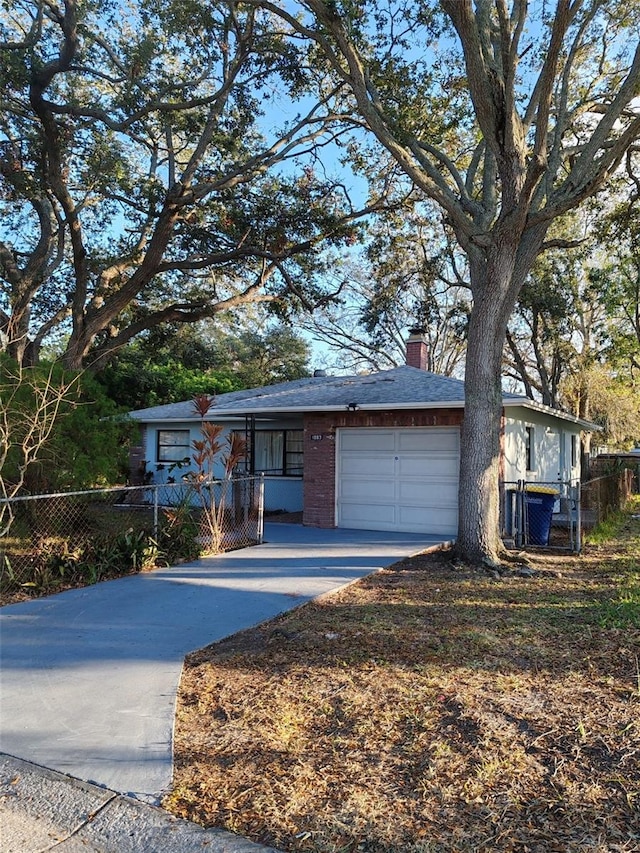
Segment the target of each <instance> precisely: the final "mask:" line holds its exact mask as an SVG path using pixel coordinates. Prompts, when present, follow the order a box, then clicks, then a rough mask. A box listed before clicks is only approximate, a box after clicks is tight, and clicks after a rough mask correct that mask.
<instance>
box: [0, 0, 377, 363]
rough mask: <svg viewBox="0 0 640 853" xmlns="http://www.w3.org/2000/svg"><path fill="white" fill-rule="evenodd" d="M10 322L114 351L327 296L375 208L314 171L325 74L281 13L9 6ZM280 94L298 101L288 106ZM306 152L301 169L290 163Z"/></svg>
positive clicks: (77, 359) (3, 152)
mask: <svg viewBox="0 0 640 853" xmlns="http://www.w3.org/2000/svg"><path fill="white" fill-rule="evenodd" d="M0 58H1V60H2V62H1V64H0V67H1V69H2V71H1V72H0V92H1V95H0V96H1V103H2V109H1V110H0V213H1V215H2V228H1V229H0V277H1V278H2V281H3V288H2V293H1V294H0V332H1V334H2V341H3V344H4V348H6V349H7V350H8V351H9V352H10V353H11V354H12V355H13V356H14V357H16V358H17V359H18V360H19V361H24V362H35V361H37V359H38V357H39V353H40V349H41V346H42V343H43V341H45V340H46V339H47V337H50V336H51V335H52V334H54V333H56V331H58V333H59V335H60V337H61V338H63V339H64V340H65V351H64V357H63V360H64V363H65V364H66V365H67V366H71V367H74V368H79V367H81V366H82V365H83V364H85V365H86V364H93V365H94V366H98V365H100V364H103V363H104V362H105V360H106V359H107V358H108V357H109V356H110V354H111V353H113V352H114V351H116V350H117V348H118V347H120V346H122V345H123V344H125V343H126V342H127V341H129V340H131V339H132V338H133V337H135V335H137V334H139V333H140V332H142V331H144V330H146V329H151V328H155V327H157V326H159V325H161V324H163V323H169V322H170V323H179V322H192V321H197V320H199V319H202V318H206V317H212V316H215V314H216V313H218V312H220V311H224V310H229V309H230V308H232V307H234V306H239V305H243V304H248V303H253V302H262V303H264V304H266V305H269V306H271V308H272V309H273V310H274V311H275V312H276V313H280V314H286V313H287V312H288V311H290V310H292V309H295V308H299V307H300V306H306V307H307V308H311V307H312V306H314V305H316V304H318V303H320V302H322V301H323V300H324V299H326V298H327V296H328V295H329V294H328V293H327V289H326V287H325V286H324V283H323V281H322V277H321V274H322V272H323V270H324V269H325V267H326V263H327V260H326V259H325V258H323V256H322V253H321V252H320V250H319V248H318V246H319V244H320V243H321V242H322V243H323V245H324V246H327V245H328V246H334V247H335V246H339V245H342V244H344V243H345V242H346V243H350V242H352V241H354V240H355V239H357V230H356V229H355V227H354V222H355V221H356V220H357V219H358V218H359V216H360V215H361V213H362V211H360V210H357V209H356V207H355V205H354V204H352V203H351V199H350V197H349V194H348V192H347V190H346V187H344V186H343V185H341V184H340V183H339V182H337V181H336V180H334V179H333V178H331V177H330V176H327V175H326V174H325V173H322V172H321V171H319V170H316V169H315V168H314V162H315V161H314V156H315V154H316V153H317V151H318V150H320V149H321V148H322V146H323V145H326V144H328V142H329V140H330V139H331V131H330V130H329V126H328V122H327V115H326V107H325V104H324V101H325V96H324V95H323V94H322V93H318V92H316V93H315V94H316V97H315V98H312V99H311V101H308V102H307V109H306V111H305V110H304V109H303V110H302V111H298V112H296V110H297V107H296V106H295V103H296V98H298V99H299V96H300V93H301V92H302V90H304V91H305V93H309V92H313V91H314V85H315V84H314V72H313V68H312V67H311V66H310V65H309V63H308V62H307V60H306V58H305V56H304V55H303V54H302V53H301V52H300V51H299V50H298V49H297V48H296V46H295V45H294V44H292V43H290V42H287V41H286V40H285V39H284V38H283V37H282V35H281V34H279V32H278V28H277V27H276V26H274V21H273V18H272V16H271V14H270V13H269V12H268V11H264V10H260V9H257V8H252V7H250V6H246V5H244V4H237V3H235V2H233V0H228V2H217V3H201V2H198V0H190V1H189V2H184V0H179V2H178V0H176V2H157V0H136V2H133V3H130V4H127V5H126V6H122V4H119V3H115V2H105V3H99V4H91V3H83V2H79V0H64V2H60V3H58V2H44V0H17V2H15V3H12V4H10V5H9V6H8V5H7V4H4V5H3V7H2V9H1V10H0ZM285 98H286V99H287V100H286V103H285ZM296 157H298V158H300V159H299V160H297V161H296V162H295V163H294V160H295V158H296Z"/></svg>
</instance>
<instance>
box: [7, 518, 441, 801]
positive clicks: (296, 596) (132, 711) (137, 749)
mask: <svg viewBox="0 0 640 853" xmlns="http://www.w3.org/2000/svg"><path fill="white" fill-rule="evenodd" d="M265 540H266V541H265V544H264V545H260V546H257V547H254V548H246V549H244V550H242V551H233V552H230V553H228V554H224V555H220V556H217V557H207V558H204V559H202V560H199V561H197V562H192V563H185V564H182V565H180V566H174V567H171V568H168V569H159V570H156V571H154V572H150V573H148V574H142V575H131V576H129V577H126V578H122V579H119V580H114V581H106V582H104V583H101V584H98V585H96V586H92V587H87V588H85V589H79V590H70V591H68V592H63V593H60V594H58V595H55V596H50V597H49V598H43V599H37V600H34V601H29V602H24V603H21V604H14V605H9V606H7V607H4V608H2V610H1V611H0V639H1V641H2V646H1V649H2V651H1V654H2V658H1V662H2V672H1V682H0V691H1V692H0V727H1V728H0V732H1V739H0V750H2V751H3V752H6V753H9V754H10V755H14V756H16V757H18V758H22V759H26V760H29V761H33V762H35V763H37V764H40V765H43V766H45V767H49V768H51V769H54V770H58V771H61V772H63V773H67V774H70V775H72V776H76V777H78V778H79V779H83V780H85V781H93V782H96V783H98V784H101V785H105V786H107V787H108V788H111V789H112V790H114V791H119V792H123V793H128V794H130V795H133V796H136V797H138V798H141V799H144V800H146V801H147V802H157V801H158V799H159V798H160V797H161V796H162V794H163V793H164V792H165V791H166V790H167V789H168V788H169V785H170V783H171V770H172V756H171V750H172V729H173V717H174V708H175V700H176V691H177V688H178V682H179V679H180V673H181V668H182V662H183V659H184V656H185V655H186V654H187V653H188V652H190V651H193V650H195V649H198V648H201V647H202V646H205V645H207V644H209V643H212V642H215V641H216V640H220V639H222V638H223V637H226V636H228V635H230V634H234V633H235V632H236V631H239V630H241V629H243V628H247V627H250V626H251V625H255V624H257V623H259V622H262V621H264V620H266V619H270V618H271V617H273V616H275V615H276V614H278V613H282V612H283V611H285V610H288V609H291V608H292V607H295V606H296V605H298V604H300V603H302V602H304V601H306V600H308V599H311V598H314V597H316V596H318V595H320V594H322V593H325V592H329V591H331V590H333V589H336V588H338V587H340V586H342V585H344V584H346V583H349V582H350V581H353V580H356V579H357V578H359V577H362V576H363V575H366V574H369V573H370V572H373V571H375V570H376V569H379V568H382V567H384V566H388V565H391V563H394V562H395V561H397V560H399V559H402V558H403V557H407V556H409V555H411V554H415V553H417V552H419V551H422V550H424V549H425V548H428V547H429V546H432V545H435V544H438V543H439V542H442V541H443V540H438V539H435V538H429V537H427V536H420V535H413V534H394V533H378V532H371V531H355V530H317V529H315V528H308V527H302V526H298V525H291V524H271V525H267V528H266V535H265Z"/></svg>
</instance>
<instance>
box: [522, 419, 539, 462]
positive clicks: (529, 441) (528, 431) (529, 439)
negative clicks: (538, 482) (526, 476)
mask: <svg viewBox="0 0 640 853" xmlns="http://www.w3.org/2000/svg"><path fill="white" fill-rule="evenodd" d="M535 436H536V433H535V429H534V428H533V427H532V426H528V427H525V428H524V450H525V454H526V458H527V471H535V462H536V460H535Z"/></svg>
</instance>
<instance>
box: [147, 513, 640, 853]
mask: <svg viewBox="0 0 640 853" xmlns="http://www.w3.org/2000/svg"><path fill="white" fill-rule="evenodd" d="M639 656H640V501H638V500H636V502H635V504H632V505H631V506H630V507H629V508H628V510H627V511H626V512H625V513H624V514H622V515H620V516H619V517H618V518H617V520H616V522H615V523H613V524H612V523H610V526H609V529H608V531H607V532H606V535H600V536H599V537H596V538H594V541H593V542H592V543H591V544H587V546H586V548H585V550H584V553H583V554H582V555H581V556H580V557H573V556H567V555H562V554H558V553H555V554H554V553H550V552H546V553H543V552H541V553H537V554H529V555H528V563H526V564H524V565H520V564H518V563H514V564H512V565H510V566H509V568H508V569H507V570H506V571H505V573H504V574H498V573H489V572H487V571H486V570H484V569H482V568H480V567H474V566H468V565H464V564H459V563H456V562H455V561H454V560H452V559H451V557H450V555H449V554H447V553H436V554H425V555H420V556H417V557H413V558H411V559H408V560H404V561H402V562H400V563H397V564H395V565H394V566H392V567H390V568H388V569H386V570H385V571H382V572H379V573H376V574H375V575H372V576H369V577H368V578H365V579H363V580H361V581H359V582H357V583H355V584H352V585H351V586H349V587H347V588H345V589H343V590H341V591H339V592H337V593H335V594H332V595H330V596H326V597H324V598H323V599H321V600H319V601H317V602H313V603H311V604H307V605H304V606H303V607H300V608H298V609H297V610H295V611H293V612H291V613H289V614H285V615H283V616H282V617H279V618H277V619H275V620H272V621H270V622H268V623H265V624H263V625H261V626H259V627H257V628H254V629H251V630H249V631H245V632H242V633H240V634H237V635H234V636H233V637H230V638H228V639H226V640H224V641H222V642H220V643H217V644H215V645H213V646H210V647H208V648H206V649H204V650H201V651H199V652H196V653H194V654H193V655H191V656H190V657H189V658H188V659H187V661H186V666H185V670H184V674H183V680H182V684H181V690H180V696H179V703H178V709H177V719H176V732H175V761H176V768H175V778H174V786H173V790H172V792H171V793H170V794H169V795H168V797H167V798H166V800H165V803H164V805H165V807H166V808H168V809H169V810H171V811H173V812H174V813H175V814H177V815H180V816H182V817H187V818H190V819H192V820H195V821H197V822H199V823H201V824H203V825H206V826H212V825H214V826H219V827H226V828H227V829H230V830H232V831H235V832H238V833H240V834H242V835H245V836H249V837H250V838H252V839H254V840H256V841H259V842H262V843H266V844H271V845H273V846H275V847H277V848H280V849H281V850H285V851H319V852H321V853H338V851H342V852H343V853H347V851H354V853H355V851H365V853H391V851H394V853H397V851H403V853H404V852H405V851H406V852H407V853H444V851H447V853H449V852H450V851H460V853H470V851H486V850H500V851H514V853H515V851H518V853H521V852H523V851H529V853H538V852H539V853H543V851H544V853H549V851H552V853H553V851H558V853H560V851H562V853H573V852H575V853H577V851H598V853H605V851H606V853H614V851H626V853H630V851H633V850H638V849H640V663H639Z"/></svg>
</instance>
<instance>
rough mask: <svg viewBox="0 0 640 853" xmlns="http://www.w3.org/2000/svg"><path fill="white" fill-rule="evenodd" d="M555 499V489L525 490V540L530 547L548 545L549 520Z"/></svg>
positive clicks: (556, 495)
mask: <svg viewBox="0 0 640 853" xmlns="http://www.w3.org/2000/svg"><path fill="white" fill-rule="evenodd" d="M557 497H558V492H557V491H555V489H545V488H539V489H527V491H526V492H525V496H524V500H525V504H526V512H527V538H528V541H529V544H530V545H548V544H549V534H550V533H551V518H552V516H553V507H554V504H555V502H556V499H557Z"/></svg>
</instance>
